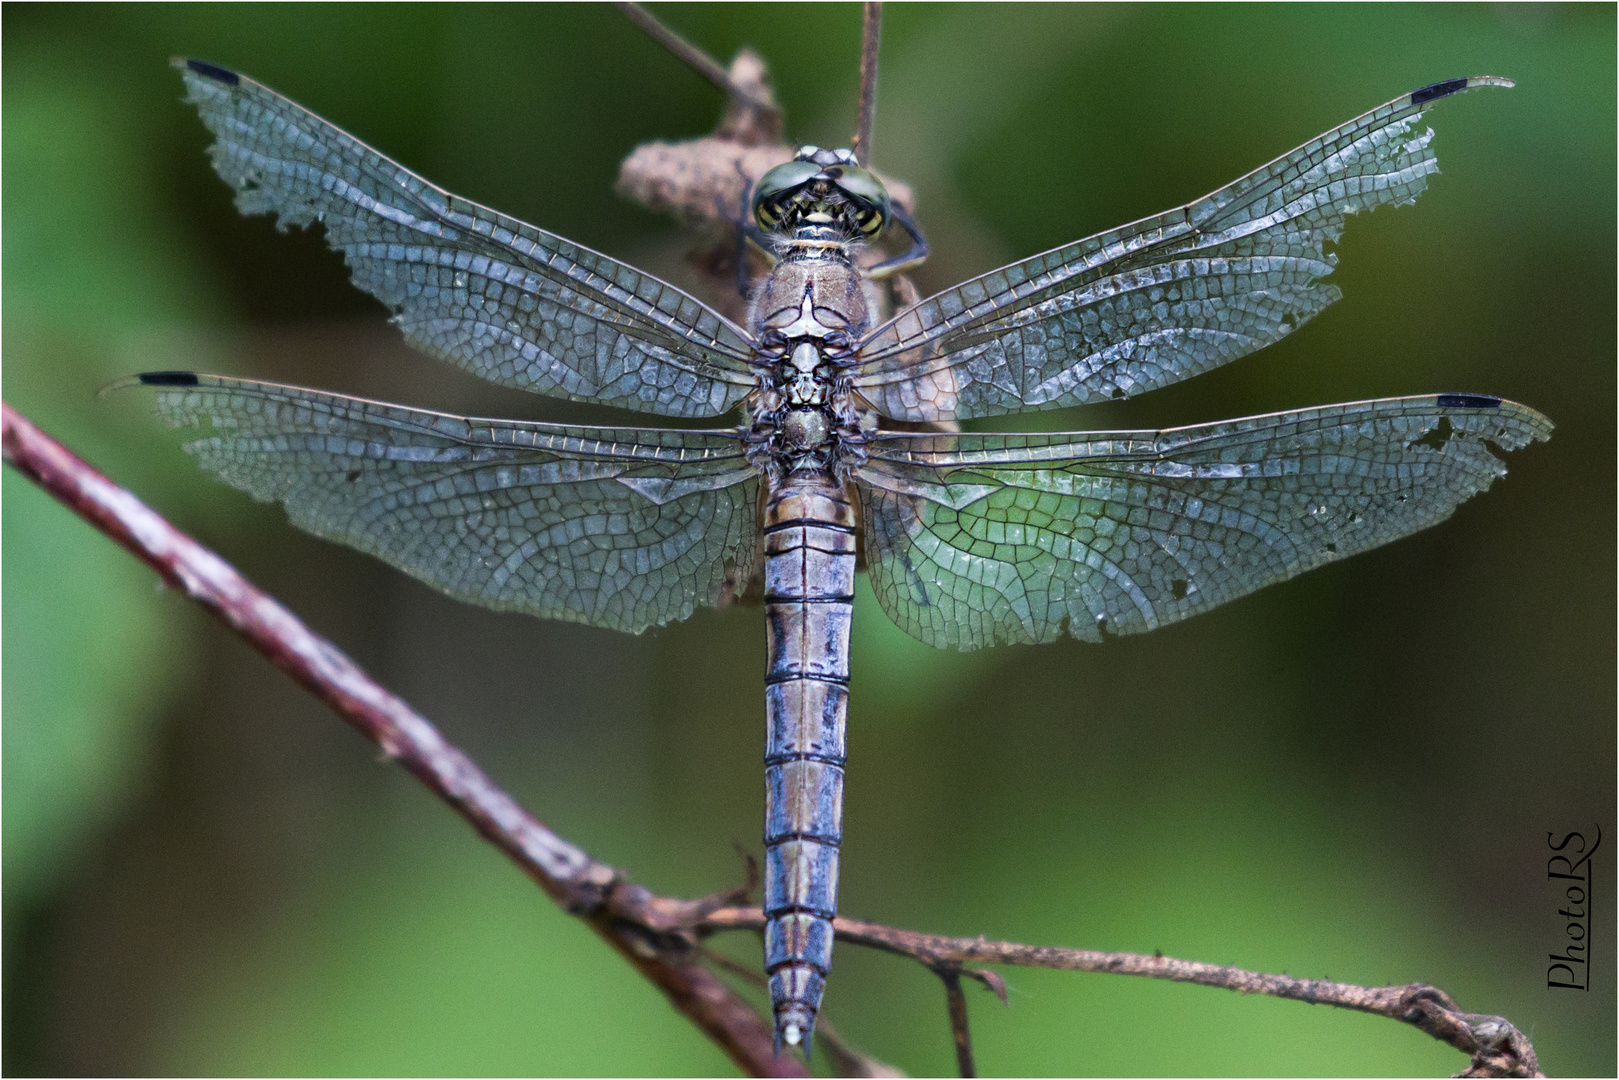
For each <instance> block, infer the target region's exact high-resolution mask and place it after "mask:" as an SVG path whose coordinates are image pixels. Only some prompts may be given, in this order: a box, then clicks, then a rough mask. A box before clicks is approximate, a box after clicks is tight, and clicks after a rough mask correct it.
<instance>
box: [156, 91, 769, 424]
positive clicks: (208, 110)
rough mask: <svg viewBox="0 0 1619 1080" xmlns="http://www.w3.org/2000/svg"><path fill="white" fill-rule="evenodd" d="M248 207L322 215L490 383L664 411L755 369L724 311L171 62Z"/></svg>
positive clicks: (369, 275)
mask: <svg viewBox="0 0 1619 1080" xmlns="http://www.w3.org/2000/svg"><path fill="white" fill-rule="evenodd" d="M175 66H176V67H179V68H180V69H181V72H182V74H183V76H184V78H185V82H186V87H187V89H188V90H189V92H190V96H189V98H188V100H189V101H191V102H192V103H193V104H195V105H196V106H197V108H198V110H199V111H200V112H201V114H202V120H203V123H205V124H206V125H207V126H208V128H209V129H210V130H211V131H213V133H214V134H215V135H216V136H217V138H218V141H217V142H215V143H214V145H213V147H212V148H211V150H210V155H211V156H212V159H213V163H214V169H215V171H217V172H218V173H219V175H220V177H221V178H223V179H224V180H225V182H226V183H228V184H229V185H230V186H231V187H232V188H233V189H234V190H235V191H236V205H237V206H238V208H240V209H241V211H242V212H243V213H244V214H275V215H277V223H278V225H279V227H281V228H283V229H285V228H287V227H288V226H292V225H297V226H307V225H309V224H310V223H311V222H314V221H320V222H321V223H322V224H323V225H324V226H325V229H326V240H327V242H328V243H329V244H330V245H331V246H332V247H333V248H334V249H336V250H339V251H341V252H342V253H343V256H344V258H345V259H346V260H347V261H348V264H349V267H350V268H351V270H352V271H353V277H354V283H355V284H356V285H357V286H359V287H360V288H362V289H364V290H365V291H367V292H369V293H371V294H372V295H373V296H375V297H377V298H378V299H380V300H381V301H382V302H383V303H385V304H387V305H388V307H389V308H391V309H392V310H393V311H394V313H395V317H394V321H395V322H397V323H398V324H399V327H400V329H402V330H403V331H404V333H405V336H406V337H407V338H408V339H409V340H410V342H411V343H412V344H413V345H415V346H417V347H418V348H420V349H422V350H423V351H425V352H427V353H429V354H431V355H433V356H437V357H439V358H441V359H444V360H448V361H449V362H450V363H452V364H455V365H456V366H458V367H460V368H463V369H465V370H467V371H470V372H472V373H473V374H475V375H479V376H481V377H483V378H485V379H488V380H490V381H491V382H496V383H500V384H502V385H505V386H514V387H518V388H520V389H523V390H531V391H534V392H536V393H541V394H550V395H553V396H556V397H565V398H572V399H574V400H576V401H592V402H598V403H601V404H605V405H616V406H620V407H623V408H630V409H638V410H640V411H642V412H649V413H657V414H660V415H664V416H688V417H696V416H718V415H719V414H721V413H724V412H726V411H727V410H729V409H730V408H732V407H733V406H735V405H736V404H737V403H738V402H740V401H741V400H742V398H743V397H744V396H746V394H747V393H748V391H749V390H751V389H752V388H753V387H754V386H755V385H756V384H757V379H756V378H755V376H754V374H753V371H752V369H751V368H750V367H749V365H748V357H749V356H750V355H751V353H750V347H749V341H748V337H747V335H746V334H745V333H744V332H743V331H742V330H741V329H739V328H738V327H737V326H735V325H734V324H733V323H731V322H730V321H728V320H727V319H725V318H724V317H723V316H722V315H720V314H718V313H717V312H715V311H713V310H712V309H710V308H708V307H707V306H705V305H703V304H702V303H700V302H699V301H697V300H696V299H694V298H692V297H691V296H688V295H687V294H686V293H684V292H681V291H680V290H679V289H677V288H675V287H674V286H673V285H669V284H667V283H665V282H663V281H660V280H658V279H657V278H655V277H652V276H650V275H648V274H643V273H641V272H639V271H637V270H634V269H632V268H631V267H628V266H626V265H624V264H623V263H620V262H617V261H615V260H613V259H610V258H608V257H607V256H605V255H601V254H598V253H597V252H594V251H591V250H589V249H588V248H584V247H581V246H579V245H578V244H575V243H572V242H571V241H568V240H565V239H563V238H562V237H560V236H556V235H554V234H552V233H548V232H546V231H544V230H543V229H538V228H535V227H534V226H532V225H526V224H524V223H523V222H521V221H518V220H516V219H514V218H510V217H506V216H505V215H503V214H499V213H496V212H495V211H493V210H490V209H488V208H486V207H483V206H480V205H478V204H477V203H474V202H471V201H469V200H467V199H463V198H460V197H459V196H456V195H452V194H450V193H449V192H447V191H444V190H443V189H441V188H438V187H435V186H434V185H432V184H430V183H428V182H427V181H426V180H423V179H422V178H421V177H419V176H417V175H416V174H415V173H413V172H411V171H410V170H408V169H406V168H404V167H403V166H401V165H399V164H397V163H395V162H394V161H391V160H389V159H388V158H387V157H385V156H383V155H382V154H379V153H378V152H377V151H375V150H373V149H371V148H370V147H369V146H366V145H365V144H364V143H362V142H360V141H359V140H358V139H355V138H354V137H353V136H351V135H349V134H347V133H345V132H343V131H341V130H340V129H338V128H336V127H334V126H333V125H331V124H329V123H327V122H326V121H325V120H322V119H321V118H320V117H318V116H316V115H314V114H313V113H311V112H309V111H307V110H306V109H304V108H302V107H301V106H299V105H297V104H295V103H293V102H291V101H289V100H287V99H286V98H284V97H282V96H281V95H279V94H277V93H275V92H274V91H272V90H270V89H268V88H266V87H264V86H262V85H260V84H259V83H256V82H254V81H253V80H251V79H249V78H247V77H245V76H241V75H237V74H235V73H234V72H230V71H226V70H224V69H222V68H216V67H214V66H212V65H209V64H203V63H201V62H199V61H185V60H177V61H175Z"/></svg>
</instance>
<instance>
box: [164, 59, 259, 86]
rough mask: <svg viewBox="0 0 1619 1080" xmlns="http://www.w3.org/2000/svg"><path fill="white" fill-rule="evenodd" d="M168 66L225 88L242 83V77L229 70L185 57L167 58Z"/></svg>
mask: <svg viewBox="0 0 1619 1080" xmlns="http://www.w3.org/2000/svg"><path fill="white" fill-rule="evenodd" d="M169 66H170V67H172V68H178V69H182V70H185V71H189V72H191V73H192V74H195V75H201V76H203V77H204V78H208V79H212V80H214V81H215V82H217V83H224V84H225V85H226V86H235V85H237V84H238V83H240V82H241V81H242V77H241V76H240V75H238V74H236V72H234V71H232V70H231V69H230V68H224V67H220V66H219V65H218V64H210V63H209V62H208V61H206V60H192V59H190V58H189V57H185V56H171V57H169Z"/></svg>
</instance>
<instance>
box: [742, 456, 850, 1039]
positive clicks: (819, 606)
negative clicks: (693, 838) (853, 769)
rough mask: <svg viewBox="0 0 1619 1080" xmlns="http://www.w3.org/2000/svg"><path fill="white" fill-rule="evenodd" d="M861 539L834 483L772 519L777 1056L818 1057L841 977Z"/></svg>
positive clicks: (769, 688)
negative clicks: (801, 1052)
mask: <svg viewBox="0 0 1619 1080" xmlns="http://www.w3.org/2000/svg"><path fill="white" fill-rule="evenodd" d="M855 528H856V523H855V514H854V508H853V507H852V506H851V505H850V503H849V501H848V499H847V497H846V496H845V494H844V490H843V485H842V484H840V483H838V482H837V481H836V480H834V479H833V478H832V477H831V476H826V475H820V474H812V475H803V474H795V475H790V476H788V477H787V478H786V479H785V480H783V481H782V482H781V483H780V484H779V485H778V486H777V487H776V488H774V489H773V490H772V491H771V494H770V498H769V501H768V503H767V505H766V508H765V521H764V533H765V619H766V625H767V627H768V632H769V659H768V662H767V665H766V670H765V715H766V720H767V723H768V734H767V737H766V744H765V882H764V884H765V896H764V911H765V920H766V921H765V970H766V971H767V972H768V973H769V975H770V1002H771V1006H772V1008H773V1009H774V1011H775V1017H776V1042H777V1045H778V1047H779V1046H781V1045H782V1044H787V1045H794V1044H797V1043H798V1042H800V1041H803V1042H804V1043H805V1044H806V1046H807V1044H808V1041H809V1038H810V1035H811V1033H812V1031H813V1030H814V1026H815V1014H816V1011H817V1010H818V1009H819V1008H820V1004H821V992H822V990H823V988H824V986H825V980H826V974H827V972H828V971H829V970H830V969H831V966H832V918H833V916H834V915H835V914H836V913H837V907H838V845H839V844H840V843H842V841H843V762H844V721H845V719H846V718H847V711H848V695H849V618H850V614H851V608H852V601H853V599H854V566H855V535H856V533H855Z"/></svg>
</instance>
